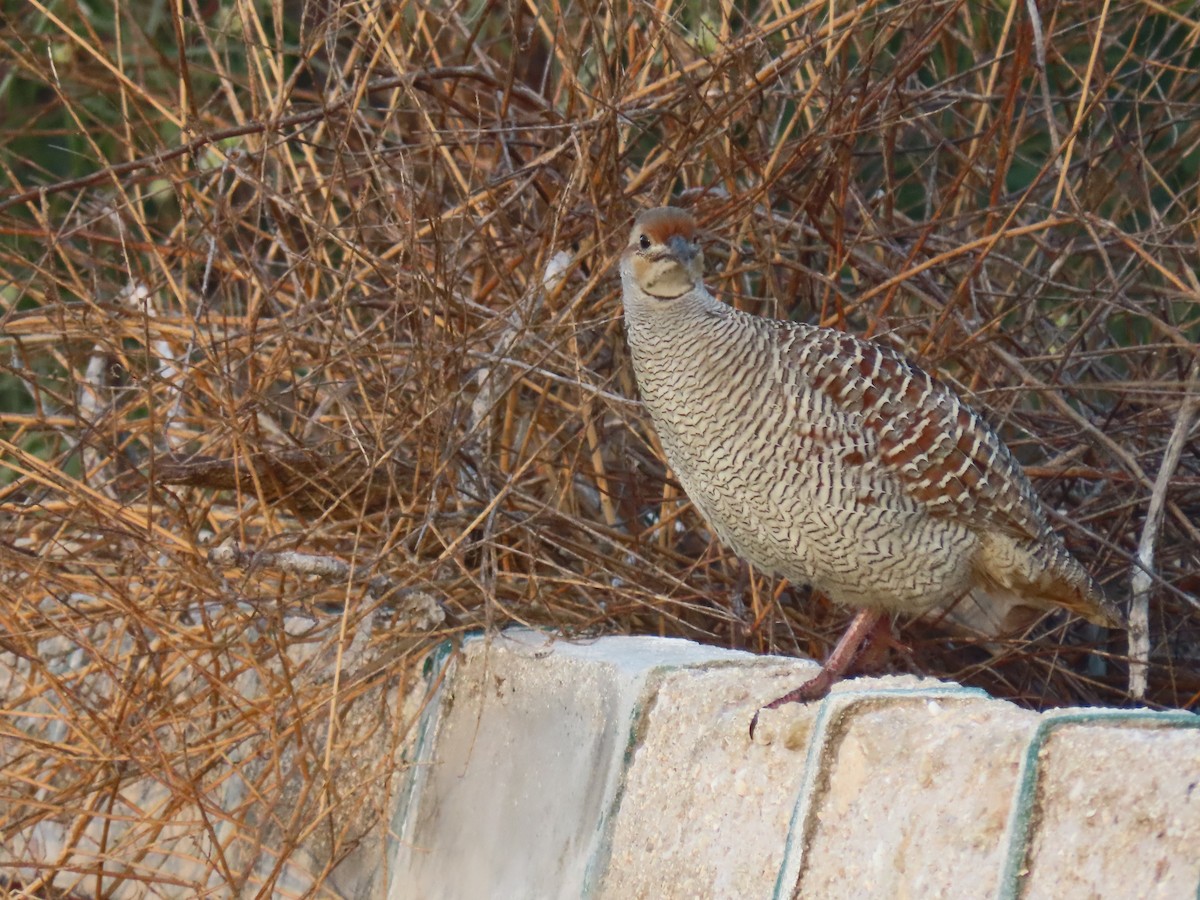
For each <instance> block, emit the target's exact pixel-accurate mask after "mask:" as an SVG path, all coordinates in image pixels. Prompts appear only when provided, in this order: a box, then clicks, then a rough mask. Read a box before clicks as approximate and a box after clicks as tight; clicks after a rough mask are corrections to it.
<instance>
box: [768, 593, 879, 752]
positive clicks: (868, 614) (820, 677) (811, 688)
mask: <svg viewBox="0 0 1200 900" xmlns="http://www.w3.org/2000/svg"><path fill="white" fill-rule="evenodd" d="M882 619H883V613H882V612H880V611H878V610H874V609H862V610H859V611H858V613H857V614H856V615H855V616H854V619H853V621H851V623H850V627H849V628H847V629H846V633H845V634H843V635H842V637H841V640H839V641H838V642H837V646H836V647H834V648H833V652H832V653H830V654H829V659H827V660H826V661H825V665H823V666H821V671H820V672H818V673H817V675H816V677H815V678H811V679H809V680H808V681H806V682H804V684H802V685H800V687H798V688H796V689H795V690H794V691H788V692H787V693H786V694H784V695H783V696H782V697H776V698H775V699H774V700H772V701H771V702H770V703H768V704H767V705H766V706H763V707H761V708H760V709H759V710H758V712H756V713H755V714H754V718H752V719H751V720H750V739H751V740H754V728H755V726H756V725H758V715H759V713H761V712H762V711H763V710H764V709H777V708H778V707H780V706H783V704H785V703H810V702H811V701H813V700H820V699H822V698H824V697H825V696H826V695H827V694H828V693H829V689H830V688H832V687H833V683H834V682H835V681H837V680H838V679H839V678H841V677H842V676H843V675H845V674H846V671H847V670H848V669H849V668H850V667H851V666H852V665H853V664H854V661H855V660H856V659H857V658H858V655H859V653H860V652H861V651H862V647H863V644H864V643H865V642H866V640H867V639H868V638H869V637H870V636H871V634H872V632H874V631H875V630H876V629H877V627H878V626H879V623H880V622H881V621H882Z"/></svg>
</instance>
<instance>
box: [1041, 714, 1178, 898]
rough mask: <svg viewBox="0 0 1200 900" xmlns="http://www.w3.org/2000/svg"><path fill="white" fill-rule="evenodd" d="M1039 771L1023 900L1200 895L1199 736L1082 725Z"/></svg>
mask: <svg viewBox="0 0 1200 900" xmlns="http://www.w3.org/2000/svg"><path fill="white" fill-rule="evenodd" d="M1040 769H1041V777H1040V779H1039V782H1038V792H1037V801H1036V806H1035V821H1036V822H1037V828H1036V830H1035V837H1034V839H1033V841H1032V847H1031V848H1030V853H1029V857H1028V860H1027V863H1028V866H1029V875H1028V878H1027V879H1026V882H1025V886H1024V887H1025V894H1024V895H1025V896H1026V897H1061V898H1063V900H1073V898H1081V900H1082V898H1091V897H1104V898H1130V900H1135V898H1145V900H1149V898H1186V900H1195V898H1197V897H1200V729H1196V728H1188V729H1179V730H1174V729H1172V730H1166V729H1159V728H1154V727H1144V726H1129V725H1126V726H1125V727H1121V726H1100V725H1096V726H1078V725H1077V726H1073V727H1071V728H1069V729H1064V730H1062V731H1059V732H1056V733H1055V734H1053V735H1051V736H1050V738H1049V739H1048V741H1047V743H1046V746H1045V747H1044V748H1043V750H1042V755H1041V767H1040Z"/></svg>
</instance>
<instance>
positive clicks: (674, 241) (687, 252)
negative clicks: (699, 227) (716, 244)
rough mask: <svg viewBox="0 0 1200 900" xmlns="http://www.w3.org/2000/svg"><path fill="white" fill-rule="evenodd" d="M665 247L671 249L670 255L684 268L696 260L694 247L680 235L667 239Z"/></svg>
mask: <svg viewBox="0 0 1200 900" xmlns="http://www.w3.org/2000/svg"><path fill="white" fill-rule="evenodd" d="M667 246H668V247H670V248H671V254H672V255H673V256H674V257H675V258H676V259H677V260H679V262H681V263H682V264H683V265H685V266H686V265H687V264H688V263H690V262H691V261H692V260H693V259H695V258H696V247H695V245H694V244H693V243H692V242H691V241H689V240H688V239H687V238H685V237H684V236H683V235H681V234H675V235H672V236H671V237H669V238H667Z"/></svg>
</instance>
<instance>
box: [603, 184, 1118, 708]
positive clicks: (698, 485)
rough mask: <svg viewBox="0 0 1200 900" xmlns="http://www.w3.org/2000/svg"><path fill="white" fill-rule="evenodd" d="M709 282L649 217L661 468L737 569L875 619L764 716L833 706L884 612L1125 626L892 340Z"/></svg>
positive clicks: (638, 319)
mask: <svg viewBox="0 0 1200 900" xmlns="http://www.w3.org/2000/svg"><path fill="white" fill-rule="evenodd" d="M702 277H703V257H702V255H701V252H700V247H699V245H698V243H697V234H696V223H695V221H694V219H693V218H692V216H691V215H689V214H688V213H686V212H684V211H682V210H679V209H674V208H671V207H663V208H659V209H652V210H649V211H647V212H643V213H642V214H641V215H639V216H638V218H637V221H636V223H635V224H634V227H633V233H632V235H631V236H630V240H629V246H628V247H627V248H626V249H625V252H624V253H623V254H622V256H621V282H622V287H623V290H624V303H625V326H626V329H627V332H628V340H629V348H630V351H631V353H632V355H633V367H634V372H635V373H636V375H637V383H638V387H639V389H640V391H641V394H642V398H643V400H644V401H645V403H646V406H647V407H648V408H649V410H650V414H651V416H652V418H653V420H654V426H655V429H656V430H657V432H658V437H659V440H660V441H661V442H662V446H663V449H664V450H665V451H666V455H667V460H668V462H669V463H670V464H671V468H672V469H673V470H674V471H675V474H676V475H677V477H678V478H679V481H680V483H681V484H682V485H683V488H684V490H685V491H687V495H688V497H689V498H690V499H691V501H692V503H693V504H695V506H696V507H697V509H699V511H700V512H701V513H702V514H703V516H704V518H705V519H706V520H707V521H708V523H709V525H710V526H711V527H712V529H713V531H715V532H716V534H717V536H718V537H720V538H721V540H723V541H724V542H725V543H726V544H727V545H728V546H729V547H730V548H732V549H733V550H734V552H736V553H737V554H738V555H739V556H741V557H742V558H744V559H746V560H748V561H749V562H751V563H753V564H754V565H755V566H757V567H758V568H759V569H761V570H763V571H765V572H769V573H773V574H776V575H782V576H784V577H786V578H788V579H789V580H791V581H793V582H798V583H802V584H811V585H812V586H813V587H814V588H815V589H816V590H819V591H821V592H823V593H824V594H825V595H826V596H828V597H829V598H830V599H832V600H833V601H835V602H837V603H842V604H848V605H851V606H857V607H861V608H862V611H861V612H860V613H859V614H858V616H856V618H855V620H854V622H853V623H852V624H851V627H850V628H849V629H848V630H847V632H846V634H845V636H843V638H842V639H841V641H840V642H839V643H838V646H837V648H836V649H835V650H834V651H833V653H832V654H831V656H830V658H829V660H828V661H827V662H826V664H825V666H824V667H823V669H822V671H821V674H820V675H818V676H817V678H815V679H813V680H812V681H810V682H808V683H806V684H805V685H802V686H801V687H800V688H798V689H797V690H795V691H792V692H790V693H789V694H786V695H784V696H783V697H780V698H779V699H778V700H776V701H774V702H773V703H771V704H769V705H770V706H778V705H780V704H782V703H787V702H791V701H798V700H809V699H815V698H817V697H820V696H823V695H824V694H825V693H826V692H827V691H828V689H829V686H830V685H831V684H832V682H833V680H834V679H835V678H837V677H839V676H840V675H841V674H843V673H844V671H845V669H846V668H847V667H848V666H849V664H850V663H851V662H852V660H853V659H854V656H855V655H856V653H857V651H858V648H859V647H860V646H861V645H862V643H863V642H864V640H865V638H866V637H867V636H868V635H869V634H870V632H871V631H872V630H873V629H875V628H876V626H877V625H878V624H879V622H880V619H881V617H882V616H883V615H885V614H887V613H907V614H922V613H927V612H932V611H945V612H947V614H948V615H949V616H950V617H952V618H953V619H955V620H956V621H958V622H960V623H963V624H965V625H968V626H969V627H971V628H972V629H973V630H975V631H977V632H980V633H982V634H986V635H991V636H995V635H1000V634H1003V633H1006V632H1011V631H1014V630H1015V629H1017V628H1019V627H1021V626H1023V625H1026V624H1028V623H1029V622H1030V621H1031V620H1032V618H1033V617H1034V616H1035V615H1036V614H1037V613H1039V612H1041V611H1044V610H1049V609H1054V608H1056V607H1063V608H1065V609H1068V610H1070V611H1071V612H1073V613H1077V614H1078V615H1081V616H1083V617H1085V618H1087V619H1088V620H1090V621H1092V622H1096V623H1099V624H1102V625H1108V626H1120V625H1121V616H1120V614H1119V613H1118V612H1117V611H1116V610H1115V609H1114V608H1113V607H1112V606H1111V605H1109V603H1108V602H1107V601H1106V600H1105V599H1104V596H1103V594H1102V592H1101V590H1100V588H1099V587H1098V586H1097V585H1096V583H1095V582H1094V581H1093V580H1092V579H1091V577H1090V576H1089V575H1088V573H1087V572H1086V571H1085V570H1084V569H1083V567H1082V566H1081V565H1080V564H1079V563H1078V562H1077V561H1076V560H1075V559H1074V558H1073V557H1072V556H1071V555H1070V553H1068V551H1067V548H1066V547H1065V546H1064V545H1063V543H1062V541H1061V540H1060V539H1059V537H1058V535H1056V534H1055V533H1054V531H1053V530H1052V529H1051V528H1050V525H1049V523H1048V522H1047V520H1046V516H1045V513H1044V511H1043V509H1042V505H1041V502H1040V501H1039V500H1038V497H1037V495H1036V494H1035V493H1034V491H1033V488H1032V486H1031V485H1030V483H1029V480H1028V479H1027V478H1026V476H1025V473H1024V472H1023V471H1022V470H1021V467H1020V465H1019V464H1018V463H1017V461H1016V460H1015V459H1014V458H1013V456H1012V454H1011V453H1010V452H1009V450H1008V448H1007V447H1005V445H1004V444H1003V443H1002V442H1001V440H1000V438H999V437H997V435H996V433H995V432H994V431H993V430H992V429H991V428H990V427H989V426H988V425H987V423H986V422H985V421H984V420H983V419H982V418H981V417H980V416H979V415H978V414H977V413H975V412H974V411H973V410H972V409H971V408H970V407H968V406H967V405H966V404H965V403H964V402H963V401H962V400H961V399H959V397H958V396H957V395H956V394H955V393H954V392H953V391H951V390H950V389H949V388H947V387H946V386H945V385H943V384H941V383H939V382H938V381H935V380H934V379H932V378H931V377H930V376H929V375H927V374H926V373H925V372H923V371H921V370H920V369H919V368H917V367H916V366H915V365H913V364H912V363H910V362H909V361H908V360H906V359H905V358H904V357H903V356H902V355H900V354H899V353H897V352H896V351H894V350H891V349H889V348H887V347H883V346H880V345H879V344H875V343H871V342H869V341H865V340H860V339H858V338H856V337H853V336H851V335H848V334H843V333H841V332H838V331H834V330H832V329H829V328H818V327H814V326H811V325H803V324H797V323H793V322H784V321H779V320H774V319H765V318H762V317H759V316H752V315H749V314H746V313H743V312H740V311H738V310H735V309H733V308H732V307H730V306H728V305H727V304H724V303H721V302H720V301H718V300H717V299H716V298H714V297H713V295H712V294H710V293H709V292H708V290H707V288H705V286H704V283H703V280H702Z"/></svg>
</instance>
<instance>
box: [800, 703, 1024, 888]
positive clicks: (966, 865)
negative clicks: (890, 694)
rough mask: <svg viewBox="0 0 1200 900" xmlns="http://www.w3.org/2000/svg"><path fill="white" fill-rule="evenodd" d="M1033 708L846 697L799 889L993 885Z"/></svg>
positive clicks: (1001, 859) (996, 704) (997, 871)
mask: <svg viewBox="0 0 1200 900" xmlns="http://www.w3.org/2000/svg"><path fill="white" fill-rule="evenodd" d="M1036 719H1037V716H1036V715H1035V714H1033V713H1030V712H1025V711H1022V710H1019V709H1017V708H1016V707H1014V706H1011V705H1009V704H1007V703H998V702H996V701H994V700H987V699H983V698H972V697H970V696H969V695H968V696H966V697H964V698H957V697H943V698H936V699H924V698H920V697H913V698H895V699H883V698H880V699H864V700H861V701H860V702H859V703H858V704H857V705H856V707H855V708H850V709H848V710H847V711H846V714H845V717H844V720H843V722H842V723H841V725H840V727H838V728H836V729H835V730H833V732H832V733H831V737H830V740H831V746H830V748H829V752H828V755H829V758H830V762H831V766H830V768H829V774H828V780H827V782H826V784H825V786H824V788H823V795H822V796H820V797H819V798H818V799H817V800H816V801H815V805H816V807H817V812H816V819H817V822H816V824H815V825H814V826H813V827H812V831H811V837H810V838H809V840H808V842H807V845H806V852H805V865H804V868H803V870H802V872H801V874H800V889H799V891H798V895H799V896H800V897H805V898H809V897H811V898H830V900H833V898H840V897H846V898H862V897H889V898H912V900H921V898H937V897H944V898H947V900H950V898H966V897H993V896H995V894H996V890H997V887H998V885H999V878H1000V873H1001V869H1002V866H1003V862H1004V841H1003V837H1004V831H1005V828H1006V825H1007V821H1008V815H1009V809H1010V806H1011V802H1012V795H1013V790H1014V788H1015V785H1016V777H1017V770H1018V767H1019V761H1020V757H1021V753H1022V751H1023V749H1024V747H1025V744H1026V742H1027V741H1028V739H1029V736H1030V734H1031V732H1032V731H1033V728H1034V725H1035V723H1036ZM818 790H821V787H820V784H818Z"/></svg>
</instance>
